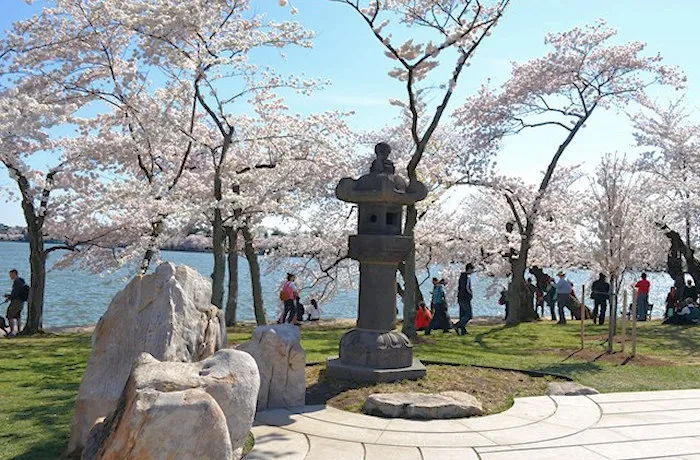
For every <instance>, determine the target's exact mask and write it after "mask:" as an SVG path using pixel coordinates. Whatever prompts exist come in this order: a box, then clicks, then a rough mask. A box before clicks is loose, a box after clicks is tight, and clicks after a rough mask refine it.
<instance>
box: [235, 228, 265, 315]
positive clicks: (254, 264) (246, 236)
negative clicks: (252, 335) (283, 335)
mask: <svg viewBox="0 0 700 460" xmlns="http://www.w3.org/2000/svg"><path fill="white" fill-rule="evenodd" d="M241 233H242V234H243V241H244V245H243V251H244V252H245V257H246V259H247V260H248V266H249V267H250V283H251V288H252V290H253V309H254V310H255V322H256V323H257V324H258V326H262V325H264V324H267V321H266V320H265V305H264V304H263V297H262V283H261V282H260V264H259V263H258V253H257V252H256V251H255V246H253V234H252V233H251V231H250V228H249V227H248V226H247V225H245V226H243V227H241Z"/></svg>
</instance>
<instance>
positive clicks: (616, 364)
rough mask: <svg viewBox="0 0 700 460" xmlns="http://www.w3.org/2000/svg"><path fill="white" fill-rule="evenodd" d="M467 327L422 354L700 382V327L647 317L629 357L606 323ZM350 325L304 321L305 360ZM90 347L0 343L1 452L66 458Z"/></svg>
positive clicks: (618, 377) (74, 340)
mask: <svg viewBox="0 0 700 460" xmlns="http://www.w3.org/2000/svg"><path fill="white" fill-rule="evenodd" d="M251 330H252V329H251V328H250V327H237V328H233V329H231V330H230V332H229V339H230V340H231V342H234V343H235V342H243V341H245V340H248V339H249V338H250V334H251ZM469 330H470V335H468V336H464V337H458V336H456V335H455V334H454V333H452V334H445V335H443V334H442V332H436V333H433V335H431V336H430V338H429V340H428V341H422V340H421V341H419V343H417V344H416V345H415V351H416V355H417V356H418V357H419V358H421V359H424V360H430V361H437V362H455V363H463V364H472V365H482V366H497V367H506V368H515V369H530V370H543V371H549V372H556V373H561V374H567V375H569V376H571V377H573V378H574V379H575V380H576V381H577V382H580V383H582V384H584V385H591V386H593V387H595V388H597V389H598V390H600V391H602V392H612V391H641V390H662V389H674V388H700V327H684V326H664V325H661V324H659V323H658V322H652V323H641V324H640V325H639V329H638V346H637V355H638V356H637V357H636V358H635V359H633V360H630V361H629V362H625V361H627V360H626V359H625V358H626V356H625V355H622V354H620V353H617V354H615V355H613V356H607V355H605V354H604V351H605V347H604V345H603V344H602V341H603V340H604V338H605V337H606V336H607V326H593V325H590V324H588V325H587V329H586V332H587V335H586V337H587V339H586V345H585V349H584V350H583V351H581V350H579V349H580V339H579V325H578V324H577V323H569V325H567V326H556V325H554V324H550V323H548V322H540V323H531V324H522V325H520V326H518V327H514V328H505V327H503V326H476V325H475V326H471V327H470V329H469ZM344 332H345V329H324V328H319V327H315V326H314V327H309V326H308V325H307V326H302V342H303V346H304V349H305V350H306V351H307V354H308V356H307V360H308V361H323V360H325V359H326V358H327V357H328V356H332V355H337V353H338V343H339V340H340V337H341V336H342V335H343V333H344ZM421 338H422V333H421ZM615 349H616V350H619V345H616V347H615ZM629 349H630V345H629V344H628V347H627V350H629ZM89 353H90V337H89V336H88V335H84V334H82V335H81V334H75V335H46V336H41V337H36V338H28V339H25V338H20V339H2V340H1V341H0V458H3V459H4V458H18V459H32V460H34V459H53V458H58V457H59V456H60V454H61V453H62V452H63V451H64V449H65V447H66V445H67V444H68V435H69V431H70V421H71V417H72V407H73V402H74V400H75V396H76V393H77V390H78V385H79V383H80V379H81V377H82V373H83V370H84V368H85V364H86V362H87V358H88V356H89Z"/></svg>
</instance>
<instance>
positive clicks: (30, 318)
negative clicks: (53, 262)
mask: <svg viewBox="0 0 700 460" xmlns="http://www.w3.org/2000/svg"><path fill="white" fill-rule="evenodd" d="M32 227H34V226H31V227H28V228H27V233H28V236H29V266H30V269H31V282H30V284H31V286H30V289H29V300H28V301H27V323H26V325H25V326H24V329H23V331H22V334H36V333H37V332H40V331H41V330H42V328H43V323H44V289H45V286H46V252H44V236H43V234H42V232H41V230H39V229H37V228H32ZM30 229H31V230H30Z"/></svg>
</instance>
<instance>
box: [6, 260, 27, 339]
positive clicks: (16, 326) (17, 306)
mask: <svg viewBox="0 0 700 460" xmlns="http://www.w3.org/2000/svg"><path fill="white" fill-rule="evenodd" d="M10 279H11V280H12V291H11V292H10V293H9V294H5V299H6V301H9V302H10V305H8V306H7V312H6V315H5V316H6V317H7V320H8V322H9V323H10V332H9V334H7V336H8V337H14V336H16V335H17V334H19V333H20V331H21V330H22V308H24V302H26V301H27V299H28V298H29V285H28V284H27V283H25V282H24V279H22V278H20V277H19V273H18V272H17V270H15V269H14V268H13V269H12V270H10Z"/></svg>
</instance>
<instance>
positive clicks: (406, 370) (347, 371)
mask: <svg viewBox="0 0 700 460" xmlns="http://www.w3.org/2000/svg"><path fill="white" fill-rule="evenodd" d="M425 371H426V369H425V366H424V365H423V363H421V362H420V361H419V360H417V359H414V360H413V363H412V364H411V365H410V366H407V367H400V368H395V369H378V368H372V367H363V366H353V365H349V364H344V363H342V362H341V361H340V358H329V359H328V370H327V375H328V377H330V378H334V379H341V380H352V381H355V382H364V383H380V382H397V381H399V380H418V379H421V378H423V377H425Z"/></svg>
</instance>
